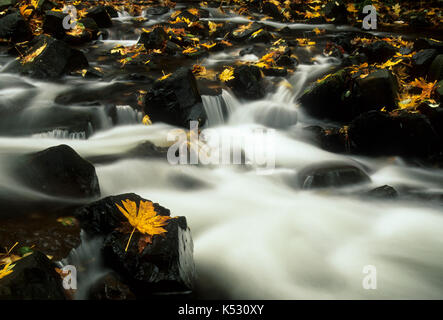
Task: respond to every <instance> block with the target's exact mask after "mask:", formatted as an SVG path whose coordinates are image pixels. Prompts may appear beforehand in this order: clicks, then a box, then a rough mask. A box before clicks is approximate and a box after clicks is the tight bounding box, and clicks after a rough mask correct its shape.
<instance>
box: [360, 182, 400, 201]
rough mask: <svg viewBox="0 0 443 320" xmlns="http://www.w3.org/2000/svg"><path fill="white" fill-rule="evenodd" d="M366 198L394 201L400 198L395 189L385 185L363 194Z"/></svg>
mask: <svg viewBox="0 0 443 320" xmlns="http://www.w3.org/2000/svg"><path fill="white" fill-rule="evenodd" d="M363 195H364V196H367V197H371V198H376V199H394V198H397V197H398V192H397V190H395V189H394V188H393V187H391V186H388V185H384V186H381V187H378V188H375V189H372V190H369V191H367V192H365V193H364V194H363Z"/></svg>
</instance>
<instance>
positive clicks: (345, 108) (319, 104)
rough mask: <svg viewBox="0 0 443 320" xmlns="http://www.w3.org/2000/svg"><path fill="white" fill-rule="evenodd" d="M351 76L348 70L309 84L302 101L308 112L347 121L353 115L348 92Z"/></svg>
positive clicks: (304, 108) (315, 115)
mask: <svg viewBox="0 0 443 320" xmlns="http://www.w3.org/2000/svg"><path fill="white" fill-rule="evenodd" d="M348 82H349V76H348V73H347V72H346V70H341V71H339V72H337V73H334V74H332V75H331V76H329V77H328V78H326V79H324V80H323V81H320V82H315V83H313V84H312V85H311V86H309V87H308V88H307V89H306V90H305V91H304V93H303V94H302V96H301V97H300V103H301V106H302V108H303V110H305V111H306V112H307V113H308V114H310V115H312V116H314V117H317V118H326V119H330V120H335V121H347V120H350V119H351V118H352V116H353V112H352V107H351V106H350V105H349V102H348V101H349V96H350V92H349V94H347V91H349V90H348V87H349V85H347V83H348Z"/></svg>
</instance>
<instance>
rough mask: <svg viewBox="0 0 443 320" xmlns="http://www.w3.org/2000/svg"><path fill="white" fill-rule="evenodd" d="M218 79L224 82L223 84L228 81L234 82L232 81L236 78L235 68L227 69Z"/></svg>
mask: <svg viewBox="0 0 443 320" xmlns="http://www.w3.org/2000/svg"><path fill="white" fill-rule="evenodd" d="M218 78H219V79H220V80H221V81H223V82H226V81H229V80H232V79H234V78H235V77H234V69H233V68H230V67H229V68H226V69H225V70H223V72H222V73H220V75H219V76H218Z"/></svg>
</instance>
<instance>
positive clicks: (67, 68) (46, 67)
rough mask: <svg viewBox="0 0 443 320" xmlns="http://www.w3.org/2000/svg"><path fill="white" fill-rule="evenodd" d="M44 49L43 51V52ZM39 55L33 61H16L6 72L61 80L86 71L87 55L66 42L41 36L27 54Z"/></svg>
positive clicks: (32, 44)
mask: <svg viewBox="0 0 443 320" xmlns="http://www.w3.org/2000/svg"><path fill="white" fill-rule="evenodd" d="M42 48H43V50H42ZM33 53H39V54H38V55H37V56H36V57H34V58H33V59H32V60H30V61H27V62H24V63H22V62H21V61H18V60H15V61H13V63H11V64H9V65H8V66H7V67H5V69H4V72H19V73H21V74H24V75H27V76H30V77H34V78H42V79H46V78H59V77H61V76H62V75H64V74H69V73H70V72H73V71H76V70H82V69H86V68H87V67H88V66H89V65H88V60H87V59H86V57H85V55H84V54H83V53H82V52H81V51H79V50H76V49H72V48H71V47H69V45H67V44H66V43H65V42H63V41H60V40H56V39H54V38H51V37H50V36H48V35H41V36H39V37H37V38H35V39H34V40H33V41H32V42H31V48H30V49H29V51H28V52H27V54H33Z"/></svg>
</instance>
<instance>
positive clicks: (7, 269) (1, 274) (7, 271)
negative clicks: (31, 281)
mask: <svg viewBox="0 0 443 320" xmlns="http://www.w3.org/2000/svg"><path fill="white" fill-rule="evenodd" d="M14 266H15V264H12V265H11V264H10V263H7V264H6V265H5V266H4V267H3V269H0V279H1V278H4V277H6V276H7V275H8V274H11V273H12V272H13V270H12V268H14Z"/></svg>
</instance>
